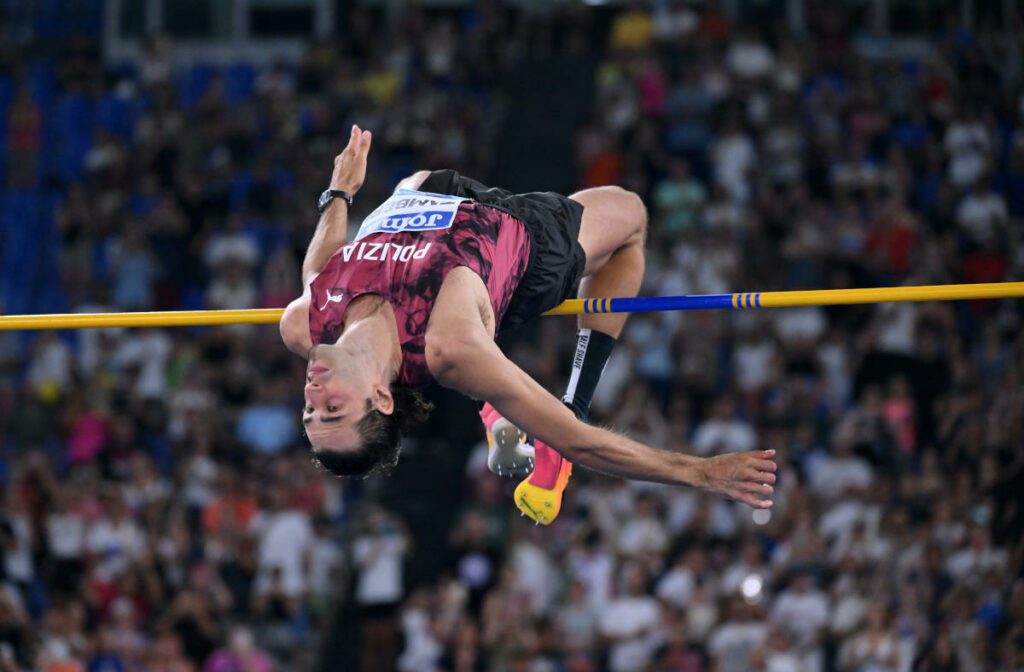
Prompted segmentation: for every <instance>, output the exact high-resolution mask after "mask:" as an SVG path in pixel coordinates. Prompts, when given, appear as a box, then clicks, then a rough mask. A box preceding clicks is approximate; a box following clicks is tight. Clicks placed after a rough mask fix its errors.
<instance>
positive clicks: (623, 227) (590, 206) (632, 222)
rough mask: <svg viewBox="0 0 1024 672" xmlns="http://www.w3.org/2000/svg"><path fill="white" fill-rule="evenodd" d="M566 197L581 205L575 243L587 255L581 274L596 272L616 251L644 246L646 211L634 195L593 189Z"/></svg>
mask: <svg viewBox="0 0 1024 672" xmlns="http://www.w3.org/2000/svg"><path fill="white" fill-rule="evenodd" d="M569 198H571V199H572V200H574V201H576V202H578V203H580V204H581V205H582V206H583V221H582V223H581V224H580V234H579V237H578V240H579V242H580V246H581V247H583V251H584V252H586V254H587V265H586V268H585V269H584V271H583V274H584V275H590V274H592V273H595V272H597V271H598V270H599V269H600V268H601V267H602V266H604V265H605V263H607V261H608V259H609V258H610V257H611V256H612V254H614V253H615V251H616V250H618V249H620V248H622V247H625V246H627V245H634V244H643V239H644V232H645V230H646V227H647V210H646V208H645V207H644V204H643V201H642V200H641V199H640V197H639V196H637V195H636V194H634V193H633V192H631V191H626V190H625V189H622V188H621V187H595V188H593V189H584V190H583V191H579V192H577V193H575V194H573V195H572V196H570V197H569Z"/></svg>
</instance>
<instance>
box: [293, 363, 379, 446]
mask: <svg viewBox="0 0 1024 672" xmlns="http://www.w3.org/2000/svg"><path fill="white" fill-rule="evenodd" d="M346 368H350V367H343V366H338V363H337V362H334V361H332V358H330V357H310V360H309V365H308V366H307V368H306V387H305V389H304V395H303V396H304V398H305V405H304V407H303V409H302V424H303V426H305V428H306V435H307V436H308V437H309V442H310V444H311V445H312V446H313V448H314V450H339V451H345V450H352V449H355V448H357V447H358V446H359V444H360V439H359V434H358V432H357V431H356V426H357V425H358V424H359V421H360V420H362V418H363V416H364V415H365V414H366V408H367V403H366V400H367V399H368V398H370V395H369V393H368V392H369V388H370V387H371V386H370V385H369V382H368V381H367V380H366V376H365V375H363V374H364V373H365V372H363V371H361V370H359V369H358V368H356V369H355V370H345V369H346Z"/></svg>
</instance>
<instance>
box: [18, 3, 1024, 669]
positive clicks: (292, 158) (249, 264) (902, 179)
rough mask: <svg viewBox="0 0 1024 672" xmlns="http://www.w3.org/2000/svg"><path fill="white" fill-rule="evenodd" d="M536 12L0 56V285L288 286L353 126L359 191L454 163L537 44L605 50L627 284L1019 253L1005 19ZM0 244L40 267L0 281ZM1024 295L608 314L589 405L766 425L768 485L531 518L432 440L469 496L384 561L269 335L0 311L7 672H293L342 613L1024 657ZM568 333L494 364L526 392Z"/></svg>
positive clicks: (401, 525)
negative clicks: (211, 57)
mask: <svg viewBox="0 0 1024 672" xmlns="http://www.w3.org/2000/svg"><path fill="white" fill-rule="evenodd" d="M533 12H535V13H530V11H529V10H515V11H513V10H511V9H508V8H506V7H503V6H501V5H499V4H496V3H481V4H479V5H476V6H475V7H474V8H472V9H467V10H465V11H459V12H437V13H428V12H426V11H423V10H417V9H415V8H413V7H408V8H406V9H405V10H404V11H403V12H401V13H400V14H398V15H396V16H392V17H391V22H390V23H389V24H386V23H385V20H384V17H383V16H382V15H377V14H374V13H373V12H370V11H367V10H354V11H353V12H352V14H351V16H350V17H349V35H348V36H347V37H346V39H345V40H340V41H338V42H337V43H334V42H330V43H326V42H325V43H317V44H312V45H311V46H310V48H309V49H308V51H307V52H306V54H305V55H304V56H303V58H302V59H301V60H300V61H299V62H296V63H289V62H285V61H280V62H274V63H273V64H271V65H269V66H266V67H255V66H252V65H250V64H244V63H242V64H236V65H233V66H230V67H224V68H220V67H212V66H203V65H193V66H189V67H187V68H180V67H177V66H175V61H174V55H175V54H174V48H175V47H174V45H173V44H171V43H170V42H169V41H167V40H166V39H163V38H159V37H154V38H152V39H149V40H148V41H147V42H146V44H145V49H144V57H143V58H142V59H141V60H140V61H139V62H138V63H136V64H134V65H131V66H127V65H123V64H106V65H105V64H103V63H102V61H101V60H100V58H99V49H98V46H97V44H96V41H95V39H93V40H91V41H90V40H89V39H85V40H69V41H67V43H66V44H64V45H62V47H61V48H60V49H58V50H57V53H55V54H52V55H49V56H39V57H25V56H23V55H22V54H20V53H19V52H18V51H17V50H13V49H8V48H4V49H3V50H0V99H2V100H0V102H2V103H3V106H4V107H3V110H4V114H3V117H4V123H3V125H2V134H0V136H2V139H3V143H4V150H3V153H2V158H3V160H2V170H3V176H4V182H5V187H4V192H3V213H2V214H3V215H4V221H3V223H4V227H5V228H4V229H3V235H2V237H0V250H2V252H3V258H4V259H5V260H10V262H7V261H5V265H6V266H7V272H5V271H0V275H3V276H5V277H3V278H2V282H0V302H2V304H0V307H2V306H3V305H6V306H8V309H10V307H11V306H16V307H17V308H18V309H19V311H20V310H46V309H50V310H52V309H59V310H73V311H104V310H114V311H125V310H147V309H180V308H250V307H260V306H282V305H284V303H286V302H287V301H288V300H290V299H291V298H292V297H293V295H295V294H297V293H298V291H299V277H298V265H299V263H300V261H301V255H302V252H303V251H304V248H305V245H306V243H307V242H308V238H309V235H310V233H311V230H312V227H313V223H314V219H315V210H314V201H315V197H316V195H317V194H318V193H319V192H320V190H321V189H322V188H323V186H324V185H325V183H326V180H327V178H328V175H329V173H328V171H329V169H330V166H331V158H332V157H333V155H334V154H335V153H336V152H337V151H338V150H339V149H340V146H339V143H340V142H341V138H342V137H343V136H344V133H343V132H342V131H344V130H345V129H347V127H348V124H349V123H351V122H353V121H357V122H358V123H360V125H361V126H363V127H364V128H369V129H371V130H373V131H374V135H375V140H374V155H373V157H372V160H371V174H370V176H369V177H368V179H367V186H366V188H365V189H364V191H363V192H361V194H360V197H359V199H358V204H357V208H356V210H355V211H354V213H355V216H356V217H357V218H358V216H359V215H360V214H363V213H365V212H366V211H367V210H368V209H369V208H371V207H372V206H373V204H374V203H375V202H377V201H378V200H379V199H380V197H381V195H382V194H384V193H386V192H387V191H389V190H390V188H391V185H393V184H394V182H395V180H396V179H398V178H399V177H401V176H404V175H405V174H408V173H409V172H411V171H412V170H414V169H416V168H419V167H440V166H446V167H454V168H456V169H459V170H460V171H463V172H465V173H467V174H470V175H477V176H481V177H484V178H486V175H487V172H488V169H489V167H490V166H493V165H494V163H495V162H496V161H500V160H501V157H497V156H494V155H493V153H492V147H493V140H494V135H495V133H496V128H497V127H496V122H495V118H496V117H497V116H499V112H500V110H501V108H502V91H503V78H505V77H506V76H507V75H509V74H510V73H512V72H514V71H515V68H516V65H517V63H518V62H519V60H520V59H522V58H524V56H525V55H527V54H530V55H532V56H535V57H536V56H537V55H538V54H540V55H543V54H545V53H552V54H569V55H573V56H576V57H580V58H589V59H591V60H592V62H593V63H594V64H595V65H594V67H593V76H594V92H595V94H594V109H593V115H592V117H591V119H590V121H589V123H588V124H587V125H586V126H585V127H584V128H582V129H580V133H579V137H578V138H577V140H578V141H577V144H576V146H577V159H578V165H579V175H580V179H579V184H580V186H581V187H582V186H593V185H600V184H622V185H623V186H626V187H627V188H630V189H632V190H634V191H637V192H638V193H640V194H641V195H642V196H643V197H644V199H645V201H646V202H647V203H648V207H649V212H650V239H649V245H648V247H649V252H648V274H647V280H646V283H645V288H644V291H645V292H646V293H650V294H682V293H717V292H731V291H745V290H760V291H767V290H774V289H813V288H840V287H859V286H881V285H904V284H935V283H952V282H986V281H1001V280H1010V279H1019V278H1020V275H1021V271H1022V270H1024V248H1022V247H1021V245H1020V233H1019V229H1020V221H1021V217H1022V216H1024V123H1022V121H1024V86H1022V85H1024V54H1022V50H1024V47H1022V45H1024V26H1022V25H1021V23H1020V19H1019V18H1017V19H1015V21H1016V22H1014V21H1010V22H1007V23H1006V25H1000V26H998V27H997V28H998V30H996V29H985V28H984V27H982V28H981V29H978V30H971V29H968V28H966V27H964V26H962V25H960V24H959V23H958V22H957V21H956V20H955V19H953V18H951V19H949V20H948V21H946V22H945V23H944V24H943V26H942V28H941V29H940V30H939V31H937V32H936V33H934V34H930V35H928V38H929V39H928V40H925V41H918V42H915V43H914V44H913V45H912V47H909V48H908V47H906V45H902V46H900V45H897V43H896V42H895V41H892V40H889V39H886V38H885V37H884V36H882V35H879V34H876V33H873V32H872V31H871V30H870V29H869V28H868V27H865V26H862V25H860V24H854V23H850V22H849V17H848V16H847V15H845V14H844V12H843V11H842V10H840V9H839V8H836V7H831V6H829V7H825V6H819V7H812V8H809V10H808V16H807V17H806V20H807V30H806V32H803V33H799V34H796V33H793V32H791V31H790V30H789V29H788V28H787V26H786V24H785V23H784V22H783V21H781V20H761V21H760V22H758V23H749V22H748V23H741V22H737V21H735V20H734V18H733V17H730V16H728V15H726V14H724V13H722V12H721V11H720V10H719V9H718V5H717V3H714V2H708V3H688V2H658V3H651V5H650V6H649V5H648V4H647V3H641V2H636V3H630V4H629V5H628V6H627V7H625V8H623V9H621V11H620V10H616V11H614V12H610V11H607V12H603V13H599V12H597V11H596V10H591V9H587V8H584V7H576V6H569V7H566V8H563V9H559V10H548V9H542V8H540V7H535V8H534V9H533ZM595 17H603V18H602V19H601V20H598V19H597V18H595ZM760 18H761V19H766V17H760ZM853 25H858V26H859V27H858V28H857V29H856V30H854V29H852V26H853ZM562 33H568V34H570V35H571V37H572V39H562V38H561V35H562ZM382 35H386V36H387V39H382ZM898 47H899V48H898ZM537 123H539V124H542V123H543V119H538V120H537ZM26 199H29V201H30V202H32V203H34V204H35V205H34V206H33V207H34V208H35V209H34V210H33V212H34V213H36V214H37V216H38V218H39V219H38V220H37V221H36V222H35V225H34V226H35V228H32V230H31V231H28V228H29V227H27V226H26V225H24V223H21V224H20V226H21V228H18V226H19V221H18V218H17V217H16V215H19V213H22V212H23V209H19V208H22V205H23V204H24V203H25V202H28V201H26ZM32 199H34V200H32ZM26 236H28V237H26ZM32 236H35V238H31V237H32ZM14 240H18V241H22V242H25V241H28V242H30V243H32V242H34V244H37V245H38V249H36V250H35V252H34V253H33V254H34V255H35V256H32V257H31V258H30V259H28V261H29V262H30V263H31V264H33V265H34V267H35V266H38V267H39V268H41V269H44V270H46V269H50V270H51V271H52V272H51V273H50V274H49V275H47V276H46V277H42V278H37V281H38V282H36V283H35V284H28V285H26V284H22V285H19V284H18V282H17V281H18V280H19V278H12V277H7V276H10V275H11V273H10V272H9V271H10V269H11V268H13V267H14V266H12V264H14V263H15V262H16V261H18V258H20V257H25V256H26V252H25V250H23V249H21V248H19V249H17V250H14V249H13V248H12V245H13V243H12V241H14ZM21 279H22V280H23V279H24V278H21ZM44 285H45V286H48V287H51V289H52V288H53V286H55V287H56V289H57V290H58V291H56V292H53V291H50V292H47V291H45V289H46V288H45V287H44ZM26 297H29V298H26ZM29 299H31V301H32V302H33V303H31V304H28V305H26V304H25V302H26V301H27V300H29ZM1021 318H1022V307H1021V304H1020V302H1019V301H1010V300H1007V301H973V302H963V303H948V302H947V303H931V304H890V305H868V306H845V307H828V308H819V307H815V308H799V309H788V310H779V311H764V312H762V311H749V312H744V311H737V312H733V313H727V312H721V311H714V312H712V311H709V312H699V313H671V314H670V313H666V314H660V315H644V316H641V315H638V316H634V317H633V318H632V319H631V321H630V322H629V324H628V325H627V329H626V331H625V332H624V334H623V337H622V339H621V342H620V345H619V347H618V348H617V350H616V351H615V353H614V354H613V357H612V359H611V361H610V362H609V364H608V367H607V369H606V371H605V374H604V377H603V379H602V383H601V386H600V387H599V388H598V393H597V397H596V399H595V402H594V418H595V420H596V421H599V422H602V423H606V424H609V425H611V426H614V427H617V428H621V429H623V430H626V431H628V432H629V433H630V434H631V435H632V436H634V437H636V438H639V439H641V440H643V441H645V442H647V443H649V444H650V445H653V446H656V447H658V448H661V449H665V450H672V451H685V452H688V453H693V454H697V455H711V454H716V453H721V452H724V451H742V450H750V449H754V448H773V449H775V450H776V451H777V456H778V461H779V463H780V479H779V484H778V486H777V488H776V496H775V506H774V508H773V509H771V511H763V512H753V511H752V510H751V509H750V508H749V507H745V506H742V505H737V504H734V503H730V502H727V501H725V500H722V499H720V498H716V497H712V496H707V495H704V494H702V493H700V492H696V491H693V490H687V489H672V488H666V487H661V486H653V485H650V484H642V483H629V482H623V481H620V480H616V479H611V478H606V477H602V476H599V475H596V474H593V473H587V472H583V471H582V470H579V471H577V472H576V473H575V474H574V476H573V481H572V482H571V483H570V486H569V489H568V494H567V499H566V502H565V505H564V506H563V512H562V514H561V516H560V518H559V519H558V520H557V521H556V522H555V523H554V524H553V525H552V526H551V527H547V528H544V527H534V526H531V525H526V524H524V521H522V520H521V519H519V518H518V517H517V516H514V515H513V514H514V512H515V510H514V507H513V506H512V504H511V500H510V492H511V488H512V486H513V485H514V483H512V482H511V481H509V480H507V479H499V478H498V477H496V476H493V475H491V474H490V473H489V472H488V471H487V469H486V460H485V455H486V446H484V445H478V446H476V447H475V448H473V449H472V450H471V451H470V450H469V446H462V445H451V446H449V450H450V451H453V452H455V453H458V454H462V453H465V454H466V455H467V459H466V468H465V482H464V492H463V495H462V499H461V501H462V503H463V506H462V508H461V510H460V511H458V512H457V515H456V516H455V519H454V524H453V526H452V528H451V530H450V531H449V535H448V538H447V540H446V545H445V547H446V549H447V556H446V559H445V561H444V562H443V565H444V567H445V569H444V571H442V572H441V573H440V574H439V575H438V576H433V577H429V580H426V581H421V580H417V581H415V582H413V581H410V580H409V577H410V575H411V573H410V571H409V568H410V563H413V562H414V560H413V558H414V557H415V552H416V550H415V546H414V537H415V535H414V534H413V533H414V532H415V530H410V526H409V524H408V523H407V522H406V521H404V520H403V519H402V516H400V515H398V514H396V513H395V512H394V511H393V510H389V507H388V502H387V501H385V500H381V501H373V500H374V499H375V498H373V497H367V496H364V495H361V494H360V493H359V492H357V491H358V490H359V488H355V487H352V486H350V485H348V484H345V483H342V482H340V481H337V480H333V479H329V478H326V477H325V476H324V475H323V474H322V473H320V472H318V471H317V470H316V468H315V467H314V466H313V464H312V462H311V461H310V460H309V458H308V455H307V452H306V450H305V449H304V441H303V439H302V438H301V436H300V432H299V423H298V408H299V407H300V400H299V398H298V397H297V396H296V393H297V392H300V389H299V386H298V385H297V383H296V381H299V380H301V376H302V362H301V361H300V360H298V359H296V358H293V357H292V356H291V355H289V354H288V353H287V352H286V351H285V349H284V348H283V347H281V346H280V343H279V340H278V336H277V334H276V330H274V329H271V328H259V327H242V326H234V327H223V328H209V329H201V330H186V329H178V330H166V331H160V330H131V331H126V330H97V331H81V332H77V333H74V334H55V333H43V334H40V335H38V337H34V336H29V335H24V334H13V333H0V436H2V459H0V477H2V482H3V508H2V509H0V578H2V580H3V588H2V590H0V672H14V671H16V670H28V669H37V670H44V671H46V672H78V671H85V670H88V671H89V672H122V671H124V672H129V671H135V670H145V671H153V672H163V671H166V672H178V671H189V670H196V671H198V670H203V671H204V672H206V671H208V672H234V671H236V670H248V671H260V670H269V669H303V668H306V667H309V666H312V665H313V664H314V661H315V659H316V658H317V657H318V656H319V655H320V652H321V651H324V650H328V649H329V648H330V647H329V643H328V644H325V643H324V640H325V638H327V639H329V634H330V633H331V632H336V631H337V630H338V629H339V626H338V623H337V622H336V620H337V619H338V613H339V607H338V605H339V604H344V605H348V609H349V611H348V612H345V613H347V614H348V618H351V620H349V621H346V622H343V623H341V624H340V629H341V630H343V631H346V632H348V633H349V634H350V635H353V634H354V636H353V637H352V641H354V646H356V647H357V650H358V655H357V664H358V666H359V667H360V669H364V670H386V669H399V670H402V671H404V672H420V671H423V672H429V671H433V670H459V671H469V670H496V671H504V670H516V671H520V670H522V671H528V672H548V671H551V672H559V671H565V672H569V671H573V672H598V671H604V670H608V671H610V672H632V671H640V670H659V671H673V672H700V671H703V670H708V671H716V672H733V671H735V672H743V671H748V670H766V671H771V672H790V671H791V672H817V671H819V670H842V671H850V672H890V671H891V672H904V671H911V670H913V671H916V672H936V671H953V670H962V671H967V672H974V671H978V672H982V671H984V670H1020V669H1024V628H1022V626H1021V625H1020V624H1021V623H1024V581H1022V580H1021V572H1022V568H1024V544H1022V535H1021V530H1022V529H1024V501H1022V500H1021V497H1022V493H1024V454H1022V453H1021V451H1020V450H1019V446H1020V443H1021V440H1022V437H1024V337H1022V336H1021V333H1022V330H1021V326H1022V325H1021ZM572 336H573V333H572V329H571V328H569V327H568V325H567V324H566V323H565V322H562V321H556V320H544V321H540V322H539V323H538V324H537V325H535V327H534V328H533V331H532V332H531V333H530V334H529V338H528V339H522V338H520V339H518V340H517V339H513V340H512V341H510V351H511V354H512V356H513V358H514V359H515V360H516V361H517V362H519V363H520V364H521V365H522V366H523V367H524V368H526V369H527V370H528V371H529V372H530V373H531V374H533V375H534V376H535V377H537V379H538V380H540V381H542V382H543V383H544V384H545V386H546V387H548V389H551V390H553V391H556V392H557V391H560V388H561V387H562V386H563V385H564V383H565V374H566V370H567V368H568V365H569V363H570V362H569V359H570V353H571V347H572ZM476 421H477V420H476V417H475V415H467V417H466V419H465V422H466V423H470V424H472V423H476ZM481 433H482V432H481ZM433 438H434V439H435V440H440V441H442V442H443V441H444V439H445V437H443V436H441V437H433ZM401 470H402V465H401V464H400V465H399V467H398V471H399V472H400V471H401ZM369 491H370V492H371V493H372V491H373V488H369ZM439 515H440V513H439ZM330 660H331V659H330V655H329V654H328V655H327V662H325V663H324V664H323V669H337V666H334V667H332V665H331V662H330ZM310 669H311V668H310Z"/></svg>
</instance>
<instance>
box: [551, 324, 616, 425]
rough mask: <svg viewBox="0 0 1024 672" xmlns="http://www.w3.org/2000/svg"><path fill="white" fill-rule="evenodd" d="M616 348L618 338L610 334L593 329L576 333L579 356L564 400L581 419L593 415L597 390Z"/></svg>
mask: <svg viewBox="0 0 1024 672" xmlns="http://www.w3.org/2000/svg"><path fill="white" fill-rule="evenodd" d="M614 347H615V339H614V338H612V337H611V336H609V335H608V334H604V333H601V332H600V331H594V330H593V329H580V330H578V331H577V332H576V356H575V357H573V358H572V374H571V375H570V376H569V385H568V386H567V387H566V390H565V394H564V395H563V396H562V402H563V403H564V404H565V405H566V406H568V407H569V408H571V409H572V412H573V413H575V414H576V417H577V418H579V419H580V420H586V419H587V416H588V415H589V414H590V402H591V401H592V400H593V399H594V390H595V389H597V383H598V381H599V380H601V374H602V373H603V372H604V366H605V364H607V363H608V358H609V357H611V354H612V349H613V348H614Z"/></svg>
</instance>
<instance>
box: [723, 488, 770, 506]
mask: <svg viewBox="0 0 1024 672" xmlns="http://www.w3.org/2000/svg"><path fill="white" fill-rule="evenodd" d="M730 496H731V497H732V498H733V499H735V500H737V501H740V502H743V503H744V504H747V505H749V506H752V507H754V508H755V509H770V508H771V506H772V504H773V502H772V500H770V499H764V498H763V497H759V496H757V495H754V494H750V493H747V492H739V491H737V492H734V493H731V494H730Z"/></svg>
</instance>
